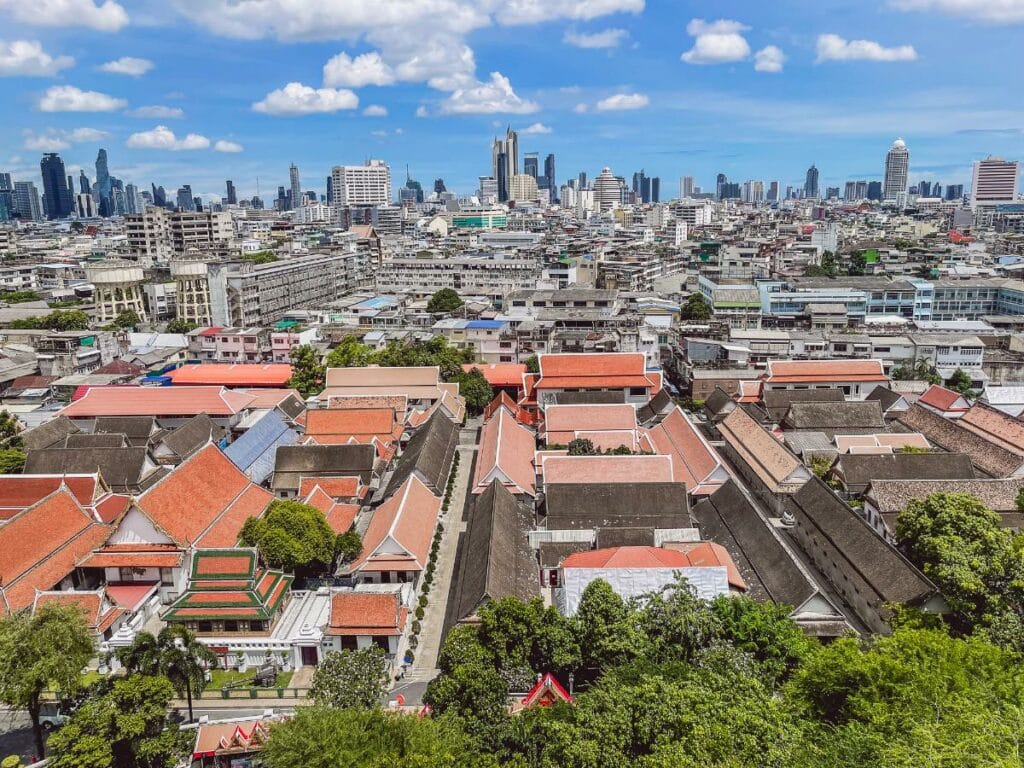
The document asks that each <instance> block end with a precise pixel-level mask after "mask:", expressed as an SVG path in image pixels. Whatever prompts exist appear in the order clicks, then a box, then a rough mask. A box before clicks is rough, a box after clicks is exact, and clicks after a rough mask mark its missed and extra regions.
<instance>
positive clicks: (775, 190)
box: [768, 181, 779, 203]
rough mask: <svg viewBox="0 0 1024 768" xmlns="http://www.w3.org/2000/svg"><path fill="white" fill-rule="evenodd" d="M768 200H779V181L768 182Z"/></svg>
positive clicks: (772, 201)
mask: <svg viewBox="0 0 1024 768" xmlns="http://www.w3.org/2000/svg"><path fill="white" fill-rule="evenodd" d="M768 202H770V203H777V202H779V182H777V181H772V182H769V184H768Z"/></svg>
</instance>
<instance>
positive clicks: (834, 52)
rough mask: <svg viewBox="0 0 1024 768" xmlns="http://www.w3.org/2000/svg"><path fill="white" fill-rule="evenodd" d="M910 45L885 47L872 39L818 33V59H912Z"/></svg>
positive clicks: (912, 47) (914, 53) (914, 55)
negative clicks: (848, 38)
mask: <svg viewBox="0 0 1024 768" xmlns="http://www.w3.org/2000/svg"><path fill="white" fill-rule="evenodd" d="M916 59H917V51H915V50H914V46H912V45H900V46H896V47H894V48H886V47H884V46H882V45H881V44H879V43H876V42H875V41H874V40H846V39H845V38H842V37H840V36H839V35H818V59H817V60H818V61H819V62H822V61H914V60H916Z"/></svg>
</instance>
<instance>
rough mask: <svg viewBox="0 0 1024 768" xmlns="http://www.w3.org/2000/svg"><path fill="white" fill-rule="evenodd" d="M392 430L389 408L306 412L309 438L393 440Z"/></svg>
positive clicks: (392, 417)
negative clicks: (367, 437) (366, 437)
mask: <svg viewBox="0 0 1024 768" xmlns="http://www.w3.org/2000/svg"><path fill="white" fill-rule="evenodd" d="M394 430H395V412H394V410H393V409H391V408H318V409H315V410H311V411H307V412H306V434H307V435H310V436H317V435H377V436H379V437H381V438H382V439H385V438H386V439H394V438H395V435H394V434H393V432H394ZM398 436H399V437H400V436H401V435H398Z"/></svg>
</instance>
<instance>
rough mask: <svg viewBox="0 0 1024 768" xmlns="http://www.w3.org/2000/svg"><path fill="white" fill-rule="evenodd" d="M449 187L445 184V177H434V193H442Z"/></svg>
mask: <svg viewBox="0 0 1024 768" xmlns="http://www.w3.org/2000/svg"><path fill="white" fill-rule="evenodd" d="M447 191H448V188H447V187H446V186H445V185H444V179H434V194H435V195H440V194H441V193H442V192H447Z"/></svg>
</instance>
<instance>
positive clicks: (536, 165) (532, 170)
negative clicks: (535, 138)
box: [523, 152, 540, 181]
mask: <svg viewBox="0 0 1024 768" xmlns="http://www.w3.org/2000/svg"><path fill="white" fill-rule="evenodd" d="M523 173H525V174H526V175H527V176H533V179H534V181H536V180H537V177H538V176H540V157H538V156H537V153H536V152H527V153H526V154H525V155H523Z"/></svg>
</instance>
